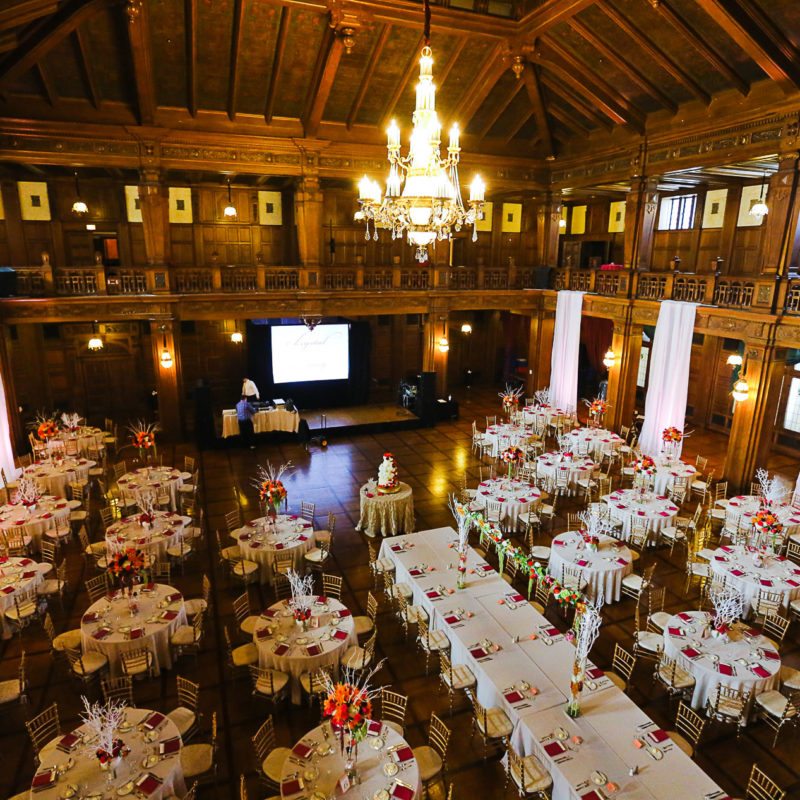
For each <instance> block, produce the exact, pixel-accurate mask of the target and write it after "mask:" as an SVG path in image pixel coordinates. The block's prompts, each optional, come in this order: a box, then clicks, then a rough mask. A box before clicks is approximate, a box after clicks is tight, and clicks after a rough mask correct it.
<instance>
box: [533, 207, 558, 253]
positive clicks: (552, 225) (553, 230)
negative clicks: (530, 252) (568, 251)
mask: <svg viewBox="0 0 800 800" xmlns="http://www.w3.org/2000/svg"><path fill="white" fill-rule="evenodd" d="M560 219H561V193H560V192H548V193H547V194H546V195H545V196H544V197H543V198H542V199H541V200H540V201H539V202H538V203H537V205H536V257H537V260H538V264H539V266H542V267H557V266H558V223H559V220H560Z"/></svg>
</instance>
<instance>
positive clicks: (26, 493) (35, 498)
mask: <svg viewBox="0 0 800 800" xmlns="http://www.w3.org/2000/svg"><path fill="white" fill-rule="evenodd" d="M41 496H42V492H41V490H40V489H39V485H38V484H37V483H36V481H35V480H33V478H25V477H22V478H20V479H19V481H18V483H17V502H18V503H21V504H22V505H23V506H25V508H27V509H30V510H31V511H33V509H35V508H36V504H37V503H38V502H39V499H40V498H41Z"/></svg>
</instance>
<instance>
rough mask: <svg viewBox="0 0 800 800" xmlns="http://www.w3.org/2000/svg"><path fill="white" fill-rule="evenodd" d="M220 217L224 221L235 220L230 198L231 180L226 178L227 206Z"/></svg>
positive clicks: (234, 208)
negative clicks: (222, 217)
mask: <svg viewBox="0 0 800 800" xmlns="http://www.w3.org/2000/svg"><path fill="white" fill-rule="evenodd" d="M222 216H224V217H225V219H236V206H235V205H234V204H233V200H232V198H231V179H230V178H228V205H226V206H225V208H224V209H223V211H222Z"/></svg>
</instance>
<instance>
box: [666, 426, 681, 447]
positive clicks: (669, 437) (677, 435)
mask: <svg viewBox="0 0 800 800" xmlns="http://www.w3.org/2000/svg"><path fill="white" fill-rule="evenodd" d="M661 441H663V442H664V444H679V443H680V442H682V441H683V431H681V430H678V428H676V427H675V426H674V425H673V426H670V427H669V428H664V430H663V431H662V432H661Z"/></svg>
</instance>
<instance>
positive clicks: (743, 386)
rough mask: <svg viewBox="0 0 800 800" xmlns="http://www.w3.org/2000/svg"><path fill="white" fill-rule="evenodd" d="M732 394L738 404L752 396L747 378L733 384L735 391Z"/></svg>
mask: <svg viewBox="0 0 800 800" xmlns="http://www.w3.org/2000/svg"><path fill="white" fill-rule="evenodd" d="M731 394H732V395H733V399H734V400H735V401H736V402H737V403H742V402H744V401H745V400H747V398H748V397H749V396H750V384H749V383H748V382H747V380H746V379H745V378H739V380H738V381H736V383H734V384H733V391H732V392H731Z"/></svg>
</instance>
